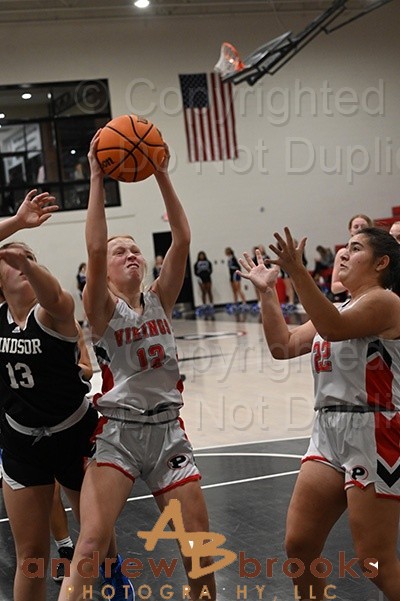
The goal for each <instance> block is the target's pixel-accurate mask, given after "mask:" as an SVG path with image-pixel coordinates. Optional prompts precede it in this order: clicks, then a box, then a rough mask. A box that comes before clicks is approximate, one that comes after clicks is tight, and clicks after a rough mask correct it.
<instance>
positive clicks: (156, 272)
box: [153, 255, 164, 280]
mask: <svg viewBox="0 0 400 601" xmlns="http://www.w3.org/2000/svg"><path fill="white" fill-rule="evenodd" d="M163 261H164V257H163V256H162V255H157V256H156V258H155V261H154V267H153V279H154V280H156V279H157V278H158V276H159V275H160V271H161V267H162V264H163Z"/></svg>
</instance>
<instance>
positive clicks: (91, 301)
mask: <svg viewBox="0 0 400 601" xmlns="http://www.w3.org/2000/svg"><path fill="white" fill-rule="evenodd" d="M100 131H101V130H98V131H97V132H96V134H95V135H94V137H93V139H92V141H91V143H90V149H89V153H88V160H89V165H90V192H89V203H88V209H87V214H86V228H85V236H86V248H87V253H88V261H87V267H86V285H85V288H84V291H83V305H84V308H85V312H86V315H87V317H88V320H89V323H90V325H91V326H92V328H93V332H94V333H95V334H97V335H99V336H101V335H102V334H103V332H104V330H105V328H106V326H107V324H108V322H109V320H110V317H111V315H112V313H113V311H114V301H113V298H112V296H111V293H110V292H109V290H108V285H107V221H106V211H105V206H104V201H105V198H104V186H103V172H102V170H101V168H100V165H99V163H98V161H97V158H96V154H95V152H96V147H97V144H98V140H99V135H100Z"/></svg>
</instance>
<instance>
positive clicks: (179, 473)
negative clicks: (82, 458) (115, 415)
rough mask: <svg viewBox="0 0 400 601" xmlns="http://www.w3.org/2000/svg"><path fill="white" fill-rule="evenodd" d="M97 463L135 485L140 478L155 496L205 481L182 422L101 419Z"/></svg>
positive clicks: (97, 432) (98, 432)
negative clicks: (153, 422) (112, 469)
mask: <svg viewBox="0 0 400 601" xmlns="http://www.w3.org/2000/svg"><path fill="white" fill-rule="evenodd" d="M93 459H95V460H96V462H97V465H109V466H111V467H114V468H116V469H118V470H120V471H121V472H123V473H124V474H125V475H126V476H127V477H128V478H131V480H133V481H135V479H136V478H137V477H138V476H140V477H141V478H142V480H144V482H146V484H147V486H148V487H149V489H150V490H151V492H152V493H153V495H157V494H162V493H164V492H167V491H168V490H171V489H172V488H175V487H176V486H181V485H182V484H186V483H187V482H191V481H194V480H200V478H201V475H200V472H199V470H198V468H197V466H196V463H195V460H194V457H193V448H192V445H191V444H190V442H189V440H188V438H187V436H186V433H185V430H184V426H183V421H182V420H181V419H180V418H178V419H176V420H173V421H171V422H167V423H166V424H139V423H132V422H130V423H129V422H122V421H117V420H113V419H109V418H107V417H101V418H100V421H99V427H98V429H97V431H96V452H95V454H94V457H93Z"/></svg>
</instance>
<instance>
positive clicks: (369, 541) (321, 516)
mask: <svg viewBox="0 0 400 601" xmlns="http://www.w3.org/2000/svg"><path fill="white" fill-rule="evenodd" d="M275 238H276V240H277V244H276V245H275V246H273V245H271V247H270V248H271V249H272V250H273V251H274V253H275V254H276V255H277V259H275V260H273V261H271V263H274V264H275V266H274V267H273V268H272V269H267V268H266V267H265V265H264V264H263V261H262V258H261V255H260V253H259V251H258V253H257V263H258V264H255V263H254V262H253V261H252V259H251V258H250V257H249V255H247V254H245V255H244V257H245V259H244V260H243V259H241V264H242V267H243V269H244V271H243V272H242V275H243V277H244V278H247V279H249V280H250V281H251V282H252V283H253V284H254V285H255V286H257V288H258V289H259V290H260V293H261V310H262V319H263V325H264V332H265V336H266V339H267V343H268V346H269V348H270V350H271V352H272V355H273V356H274V357H275V358H276V359H290V358H291V357H297V356H299V355H303V354H305V353H309V352H310V353H311V360H312V367H313V372H314V380H315V410H316V417H315V422H314V427H313V432H312V436H311V442H310V446H309V449H308V451H307V452H306V454H305V456H304V458H303V462H302V466H301V469H300V474H299V476H298V479H297V482H296V485H295V489H294V492H293V495H292V499H291V502H290V506H289V512H288V517H287V534H286V549H287V553H288V556H289V557H296V558H298V559H300V560H301V561H302V562H303V563H304V565H305V566H306V571H305V573H304V575H302V576H300V577H299V578H295V579H294V582H295V584H296V585H297V591H298V593H299V594H300V597H298V598H300V599H303V600H308V599H310V598H312V599H317V600H318V601H320V600H321V599H323V598H324V587H325V585H326V582H325V579H324V578H317V577H316V576H315V572H314V574H313V573H312V570H310V569H309V566H310V564H311V562H312V561H313V560H315V559H316V558H318V557H321V554H322V551H323V548H324V544H325V541H326V539H327V537H328V534H329V532H330V530H331V528H332V527H333V526H334V524H335V523H336V522H337V520H338V519H339V517H340V516H341V514H342V513H343V512H344V511H345V510H346V509H347V510H348V515H349V521H350V528H351V533H352V537H353V542H354V549H355V553H356V556H357V557H358V558H359V563H360V566H361V569H362V570H363V571H364V573H365V575H366V576H368V577H369V578H371V580H372V582H374V584H376V586H377V587H379V589H380V590H381V591H382V592H383V593H384V594H385V595H386V597H387V598H388V599H389V600H390V601H398V600H399V599H400V563H399V559H398V556H397V542H398V526H399V515H400V503H399V501H400V474H399V468H398V465H399V461H400V449H399V443H398V441H399V438H400V414H399V411H400V370H399V365H400V299H399V297H398V296H397V293H398V292H399V285H400V246H399V245H398V244H397V242H396V241H395V240H394V238H393V237H392V236H390V234H388V233H387V232H385V231H383V230H380V229H377V228H372V227H368V228H366V229H363V230H361V231H360V232H359V233H357V234H356V235H353V236H352V238H351V239H350V242H349V243H348V245H347V247H346V250H345V252H344V253H343V254H342V258H341V263H340V270H339V276H340V280H341V282H342V283H343V286H345V287H346V289H347V290H348V291H349V292H350V295H351V300H349V301H347V302H346V303H345V304H344V305H343V306H342V307H341V309H339V310H338V309H337V308H336V307H335V306H334V305H333V304H332V303H331V302H330V301H329V300H328V299H327V298H325V296H324V295H323V294H322V292H321V291H320V290H319V289H318V287H317V286H316V284H315V282H314V281H313V279H312V277H311V276H310V274H309V273H308V272H307V270H306V268H305V267H304V265H303V263H302V253H303V250H304V246H305V239H304V240H302V242H301V243H300V244H299V245H298V246H296V245H295V244H294V241H293V238H292V236H291V234H290V231H289V230H288V229H287V228H285V237H282V236H280V235H278V234H275ZM279 267H281V268H283V269H284V270H285V271H287V273H288V274H289V275H290V277H291V278H292V280H293V283H294V285H295V288H296V291H297V294H298V295H299V297H300V301H301V302H302V304H303V306H304V309H305V311H306V313H307V314H308V315H309V317H310V321H308V322H306V323H305V324H303V325H301V326H299V327H298V328H295V329H293V330H289V329H288V327H287V325H286V323H285V320H284V318H283V316H282V312H281V309H280V306H279V302H278V299H277V295H276V293H275V282H276V278H277V277H278V274H279ZM311 591H312V594H311ZM338 592H340V591H338Z"/></svg>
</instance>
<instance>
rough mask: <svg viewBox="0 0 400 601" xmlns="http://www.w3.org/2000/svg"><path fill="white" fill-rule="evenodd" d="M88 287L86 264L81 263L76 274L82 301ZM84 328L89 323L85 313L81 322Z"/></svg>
mask: <svg viewBox="0 0 400 601" xmlns="http://www.w3.org/2000/svg"><path fill="white" fill-rule="evenodd" d="M85 286H86V263H81V264H80V265H79V267H78V273H77V274H76V287H77V288H78V290H79V296H80V299H81V300H82V293H83V290H84V288H85ZM80 323H81V324H82V327H84V328H86V327H87V326H88V321H87V318H86V313H85V312H83V316H82V321H81V322H80Z"/></svg>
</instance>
